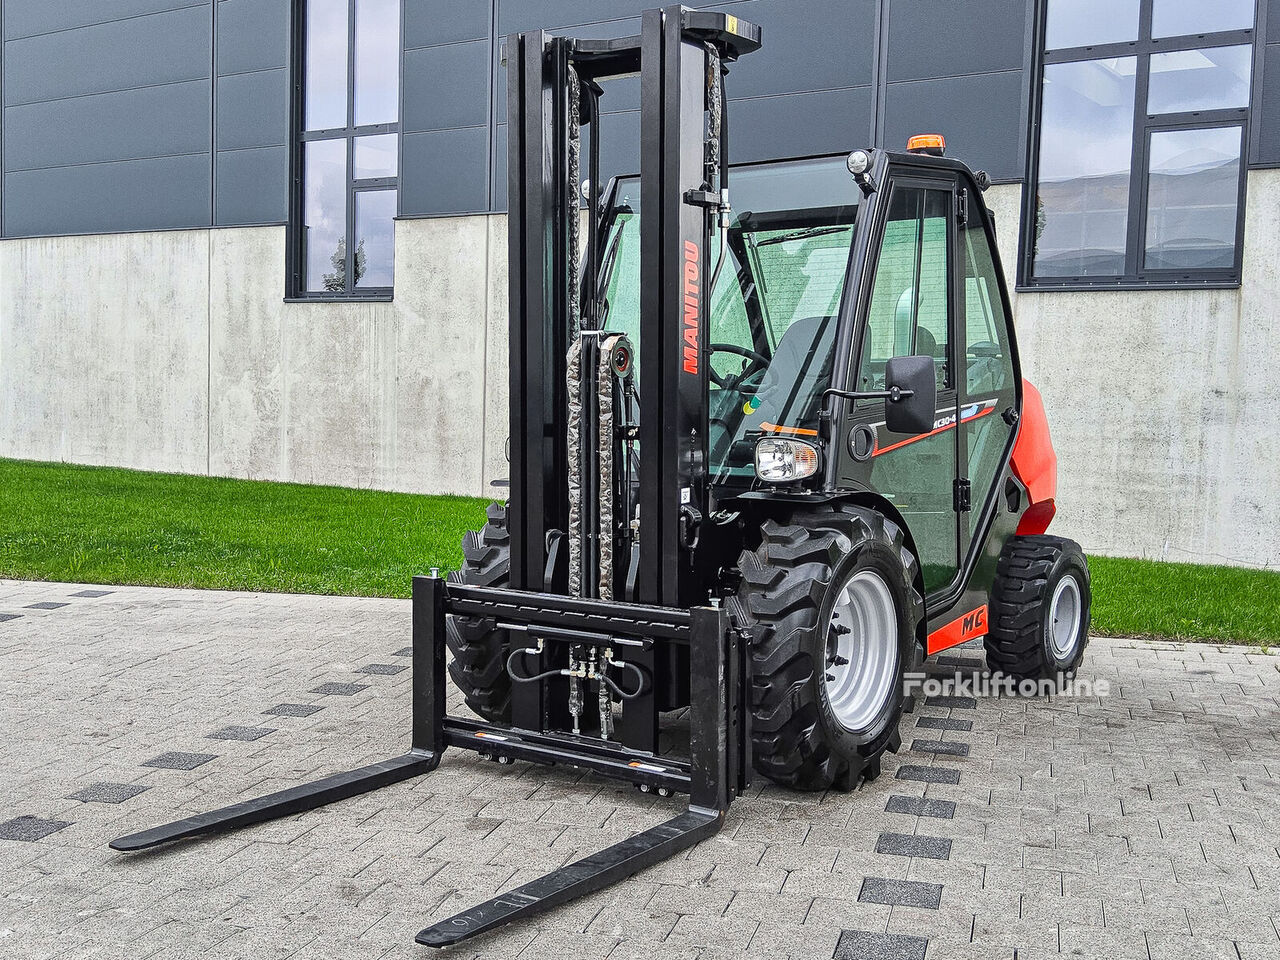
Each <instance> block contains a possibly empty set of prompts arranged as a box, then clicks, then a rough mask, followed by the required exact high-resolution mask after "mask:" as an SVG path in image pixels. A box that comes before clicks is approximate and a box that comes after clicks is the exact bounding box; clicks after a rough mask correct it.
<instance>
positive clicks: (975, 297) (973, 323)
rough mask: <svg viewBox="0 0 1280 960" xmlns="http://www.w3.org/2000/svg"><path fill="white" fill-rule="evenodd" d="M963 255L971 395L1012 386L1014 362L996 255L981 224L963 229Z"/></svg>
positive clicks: (966, 358)
mask: <svg viewBox="0 0 1280 960" xmlns="http://www.w3.org/2000/svg"><path fill="white" fill-rule="evenodd" d="M964 254H965V270H964V334H965V344H964V365H965V391H966V393H967V394H968V395H969V396H971V397H972V396H976V395H979V394H990V393H995V392H996V391H999V390H1004V389H1007V388H1008V387H1010V386H1011V385H1012V383H1013V362H1012V359H1011V358H1010V356H1009V332H1008V327H1007V326H1006V323H1005V315H1004V304H1003V303H1002V302H1001V300H1000V281H999V279H998V276H997V273H996V264H995V258H994V257H992V255H991V244H990V242H989V241H988V240H987V235H986V232H985V231H984V230H983V229H982V226H981V224H975V225H974V226H973V227H971V228H970V229H966V230H965V231H964Z"/></svg>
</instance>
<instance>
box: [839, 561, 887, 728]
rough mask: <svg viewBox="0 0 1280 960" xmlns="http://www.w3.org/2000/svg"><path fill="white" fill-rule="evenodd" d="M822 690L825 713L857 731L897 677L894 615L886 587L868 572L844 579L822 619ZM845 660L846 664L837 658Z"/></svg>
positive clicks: (871, 717)
mask: <svg viewBox="0 0 1280 960" xmlns="http://www.w3.org/2000/svg"><path fill="white" fill-rule="evenodd" d="M827 638H828V639H827V665H826V679H825V681H824V682H825V684H826V691H827V700H828V702H829V703H830V704H831V712H832V713H833V714H835V718H836V720H838V721H839V722H840V725H841V726H842V727H844V728H845V729H846V730H849V731H851V732H854V733H857V732H861V731H864V730H866V729H867V728H868V727H870V726H871V724H872V723H873V722H874V721H875V719H876V717H877V715H878V714H879V713H880V711H881V709H882V708H883V706H884V704H885V701H886V700H888V699H889V697H890V696H891V695H892V694H893V687H894V684H895V683H896V682H897V676H898V615H897V608H896V606H895V604H894V602H893V594H892V593H891V592H890V590H889V585H888V584H887V583H885V581H884V579H883V578H882V577H881V576H880V575H879V574H878V573H875V572H874V571H871V570H861V571H859V572H858V573H855V574H854V575H853V576H852V577H850V578H849V579H848V580H847V581H846V582H845V585H844V586H843V587H842V588H841V590H840V593H839V594H838V595H837V597H836V602H835V606H833V607H832V610H831V617H830V618H829V619H828V621H827ZM842 661H847V662H842Z"/></svg>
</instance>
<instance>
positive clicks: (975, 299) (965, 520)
mask: <svg viewBox="0 0 1280 960" xmlns="http://www.w3.org/2000/svg"><path fill="white" fill-rule="evenodd" d="M966 189H968V188H966ZM967 201H968V202H967V203H965V204H963V205H962V209H965V210H967V211H968V214H967V216H966V217H965V219H964V222H963V223H961V224H960V225H959V242H958V243H957V245H956V252H957V255H958V256H959V257H960V259H961V264H960V283H961V290H960V300H959V307H960V323H959V329H960V341H959V343H960V347H959V350H958V356H959V357H960V360H961V362H960V366H959V368H958V369H957V381H958V384H957V385H958V388H959V391H960V440H961V451H962V453H961V460H960V463H961V481H960V482H961V484H962V485H963V487H964V488H965V490H966V491H967V495H966V496H965V497H964V499H965V500H967V501H968V502H969V506H970V509H969V510H967V511H966V512H965V513H964V515H963V516H962V518H961V535H962V548H963V551H964V552H965V553H967V552H968V550H969V548H970V546H971V545H972V544H973V542H974V541H975V540H977V539H979V537H980V535H981V533H982V532H983V524H984V523H985V522H987V520H988V516H987V515H988V513H989V511H990V510H992V509H994V501H995V498H996V497H997V495H998V487H999V485H1000V482H1001V479H1002V478H1003V474H1004V469H1005V464H1006V463H1007V461H1008V455H1009V446H1010V444H1011V443H1012V441H1013V434H1014V429H1015V425H1016V423H1017V416H1016V413H1017V411H1018V406H1019V405H1018V373H1017V364H1016V358H1015V356H1014V352H1013V348H1012V343H1013V341H1012V337H1011V336H1010V328H1011V324H1012V318H1011V317H1010V316H1009V313H1008V309H1007V307H1006V305H1005V301H1004V297H1003V296H1002V294H1001V284H1000V274H999V267H998V266H997V264H998V262H999V261H998V257H997V256H996V254H995V247H994V243H993V240H994V237H993V236H992V235H991V233H990V232H989V231H988V230H987V224H986V221H985V218H984V217H983V216H982V214H981V211H980V210H979V209H978V205H979V204H981V203H982V199H981V197H978V196H971V197H968V198H967Z"/></svg>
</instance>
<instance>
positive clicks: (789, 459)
mask: <svg viewBox="0 0 1280 960" xmlns="http://www.w3.org/2000/svg"><path fill="white" fill-rule="evenodd" d="M817 472H818V451H817V449H816V448H815V447H813V446H810V445H809V444H807V443H805V442H804V441H803V440H780V439H777V438H775V437H765V438H763V439H762V440H760V442H759V443H757V444H756V476H757V477H759V478H760V479H761V480H763V481H765V482H766V483H789V482H790V481H792V480H803V479H804V478H805V477H812V476H813V475H814V474H815V473H817Z"/></svg>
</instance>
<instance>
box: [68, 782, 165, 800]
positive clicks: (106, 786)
mask: <svg viewBox="0 0 1280 960" xmlns="http://www.w3.org/2000/svg"><path fill="white" fill-rule="evenodd" d="M150 789H151V788H150V787H147V786H143V785H142V784H139V783H94V784H90V785H89V786H87V787H85V788H84V789H83V790H77V791H76V792H75V793H73V794H71V795H70V796H68V797H67V799H68V800H79V801H80V802H81V803H124V802H125V801H126V800H131V799H133V798H134V797H136V796H137V795H138V794H140V793H143V792H145V791H147V790H150Z"/></svg>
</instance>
